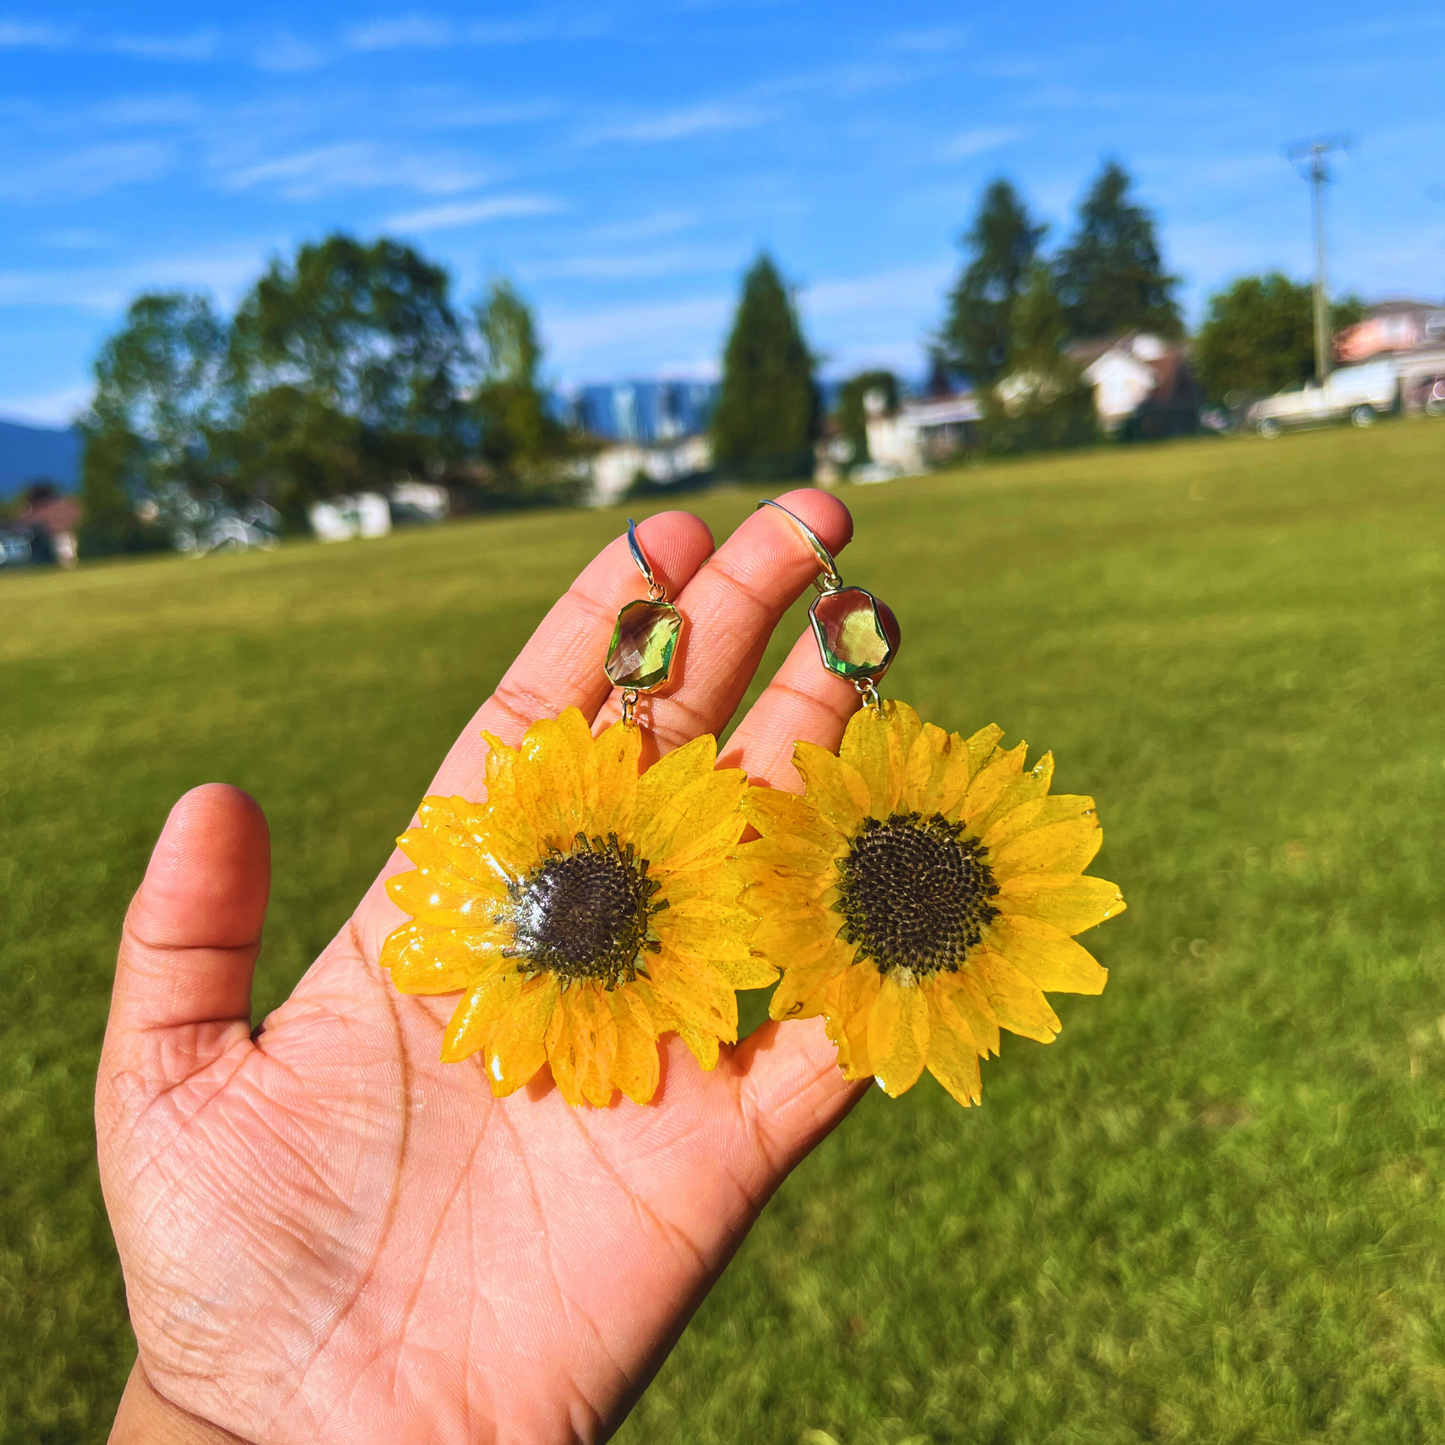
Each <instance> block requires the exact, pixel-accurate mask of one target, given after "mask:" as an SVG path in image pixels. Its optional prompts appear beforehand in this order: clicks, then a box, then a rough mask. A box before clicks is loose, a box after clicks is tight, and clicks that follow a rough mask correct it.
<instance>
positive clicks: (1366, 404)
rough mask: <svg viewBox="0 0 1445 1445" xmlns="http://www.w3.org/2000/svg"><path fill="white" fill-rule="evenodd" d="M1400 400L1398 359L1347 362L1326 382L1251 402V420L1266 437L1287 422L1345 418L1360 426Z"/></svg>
mask: <svg viewBox="0 0 1445 1445" xmlns="http://www.w3.org/2000/svg"><path fill="white" fill-rule="evenodd" d="M1399 399H1400V369H1399V363H1398V362H1397V361H1395V360H1394V359H1393V358H1386V359H1384V360H1380V361H1369V362H1366V363H1365V364H1364V365H1363V366H1343V367H1341V368H1340V369H1339V370H1338V371H1332V372H1331V373H1330V374H1329V376H1328V377H1326V378H1325V384H1324V385H1323V386H1316V385H1314V384H1313V383H1312V382H1306V383H1305V384H1304V385H1303V386H1297V387H1294V388H1292V389H1291V390H1289V391H1281V392H1278V393H1277V394H1276V395H1274V396H1267V397H1265V398H1264V400H1263V401H1257V402H1255V404H1254V405H1253V406H1252V407H1250V409H1249V412H1248V420H1249V424H1250V425H1251V426H1252V427H1253V428H1254V429H1255V430H1256V431H1257V432H1258V433H1259V434H1260V436H1262V437H1272V436H1278V435H1279V434H1280V432H1281V431H1283V430H1284V429H1285V428H1286V427H1305V426H1325V425H1327V424H1328V423H1330V422H1333V421H1344V420H1345V418H1346V417H1348V418H1349V420H1350V421H1352V422H1353V423H1354V424H1355V425H1356V426H1371V425H1373V424H1374V422H1375V419H1376V418H1377V417H1380V416H1384V415H1386V414H1387V413H1389V412H1391V411H1393V410H1394V409H1395V407H1396V406H1397V405H1398V403H1399Z"/></svg>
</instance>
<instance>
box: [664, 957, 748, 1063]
mask: <svg viewBox="0 0 1445 1445" xmlns="http://www.w3.org/2000/svg"><path fill="white" fill-rule="evenodd" d="M649 974H650V979H649V981H650V984H651V989H652V993H653V995H654V996H655V997H656V998H657V999H658V1000H659V1001H660V1002H661V1003H662V1004H663V1005H664V1006H665V1007H666V1009H667V1010H668V1011H669V1012H670V1013H671V1015H672V1017H673V1018H674V1019H675V1020H676V1026H677V1032H678V1033H679V1034H681V1035H682V1038H683V1040H684V1042H685V1043H686V1044H687V1046H688V1048H690V1049H692V1051H693V1054H694V1056H695V1057H697V1061H698V1063H700V1064H702V1066H703V1068H705V1069H710V1068H712V1067H713V1065H714V1064H716V1063H717V1045H718V1041H719V1040H723V1041H725V1042H727V1043H735V1042H736V1041H737V1036H738V998H737V995H736V994H735V993H734V992H733V991H732V989H730V988H729V987H728V986H727V983H726V981H725V980H724V979H723V978H722V976H721V975H720V974H719V973H717V972H716V971H715V970H713V969H711V968H707V967H705V966H702V965H692V966H680V965H679V964H678V963H677V962H675V961H673V960H670V959H669V958H668V956H667V954H666V953H663V954H660V955H658V956H656V957H655V958H654V959H653V960H652V962H651V964H650V966H649ZM698 1040H701V1041H705V1042H703V1043H702V1053H701V1054H699V1052H698V1049H697V1048H696V1047H694V1042H695V1041H698ZM707 1041H710V1042H707Z"/></svg>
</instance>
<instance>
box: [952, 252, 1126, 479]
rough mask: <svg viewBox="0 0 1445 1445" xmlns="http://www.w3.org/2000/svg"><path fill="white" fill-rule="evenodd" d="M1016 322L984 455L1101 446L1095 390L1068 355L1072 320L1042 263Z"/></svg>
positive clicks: (987, 415)
mask: <svg viewBox="0 0 1445 1445" xmlns="http://www.w3.org/2000/svg"><path fill="white" fill-rule="evenodd" d="M1011 320H1012V326H1011V330H1010V337H1009V349H1008V358H1007V361H1006V364H1005V368H1004V371H1005V374H1004V376H1003V378H1002V379H1001V380H1000V381H999V382H997V383H996V384H995V385H994V386H993V387H991V388H990V389H989V390H988V392H987V393H986V394H985V401H984V420H983V423H982V426H981V428H980V438H979V440H980V443H981V444H982V446H983V449H984V450H985V451H988V452H992V453H995V454H1005V455H1006V454H1010V453H1019V452H1028V451H1040V450H1044V449H1046V448H1053V447H1076V446H1087V445H1089V444H1090V443H1091V442H1094V441H1097V440H1098V436H1099V422H1098V416H1097V414H1096V412H1095V410H1094V393H1093V389H1092V388H1091V387H1090V386H1089V384H1088V383H1087V382H1086V381H1085V380H1084V376H1083V372H1082V371H1081V369H1080V368H1079V366H1078V365H1077V364H1076V363H1074V362H1073V361H1071V360H1070V359H1069V358H1068V357H1067V356H1066V355H1065V354H1064V343H1065V342H1066V341H1067V340H1068V338H1069V324H1068V317H1067V315H1066V313H1065V311H1064V307H1063V303H1062V301H1061V300H1060V298H1059V295H1058V292H1057V290H1056V289H1055V286H1054V280H1053V276H1052V275H1051V274H1050V271H1049V268H1048V267H1047V266H1046V265H1045V264H1043V263H1042V262H1035V263H1034V265H1033V266H1032V267H1031V268H1030V269H1029V271H1028V274H1027V276H1026V278H1025V285H1024V287H1023V289H1022V291H1021V292H1020V293H1019V296H1018V298H1017V300H1016V301H1015V303H1014V306H1013V310H1012V317H1011Z"/></svg>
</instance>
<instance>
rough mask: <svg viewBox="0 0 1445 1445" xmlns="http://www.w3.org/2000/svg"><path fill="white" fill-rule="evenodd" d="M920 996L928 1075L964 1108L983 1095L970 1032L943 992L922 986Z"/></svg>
mask: <svg viewBox="0 0 1445 1445" xmlns="http://www.w3.org/2000/svg"><path fill="white" fill-rule="evenodd" d="M922 992H924V993H925V994H926V996H927V999H928V1072H929V1073H930V1074H932V1075H933V1077H934V1078H935V1079H937V1080H938V1082H939V1083H940V1084H942V1085H943V1087H944V1088H945V1089H947V1090H948V1092H949V1093H950V1094H952V1095H953V1097H954V1098H955V1099H957V1100H958V1102H959V1103H960V1104H962V1105H963V1106H964V1107H965V1108H967V1107H968V1105H970V1104H976V1103H978V1101H979V1099H980V1098H981V1097H982V1093H983V1080H982V1078H981V1077H980V1075H979V1069H978V1057H979V1048H978V1045H977V1044H976V1043H975V1042H974V1037H973V1031H972V1029H971V1028H970V1027H969V1023H968V1020H967V1019H966V1018H965V1017H964V1016H963V1014H962V1013H960V1012H959V1010H958V1008H957V1007H956V1006H955V1004H954V1002H953V998H954V996H953V995H952V994H950V993H949V992H948V991H947V990H946V989H943V988H940V987H938V986H937V985H936V984H935V985H933V986H927V985H925V987H924V989H923V990H922Z"/></svg>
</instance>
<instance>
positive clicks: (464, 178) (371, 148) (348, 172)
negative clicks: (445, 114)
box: [221, 141, 491, 201]
mask: <svg viewBox="0 0 1445 1445" xmlns="http://www.w3.org/2000/svg"><path fill="white" fill-rule="evenodd" d="M490 179H491V175H490V173H489V172H487V171H484V170H481V169H479V168H477V167H475V166H470V165H467V164H465V163H463V162H460V161H455V160H452V159H450V158H447V157H442V156H431V155H425V156H418V155H412V154H408V153H405V152H399V151H396V150H393V149H391V148H390V147H386V146H379V145H374V144H372V143H370V142H368V141H345V142H341V143H338V144H336V145H327V146H317V147H314V148H313V149H311V150H305V151H297V152H295V153H293V154H291V155H283V156H273V157H271V158H269V159H267V160H262V161H253V162H251V163H250V164H243V165H235V166H233V167H232V168H231V169H229V170H226V171H225V173H224V174H223V176H222V180H221V183H222V185H223V186H224V187H225V188H226V189H227V190H231V191H247V190H254V189H256V188H258V187H270V188H273V189H274V190H275V191H276V192H277V194H279V195H281V196H283V197H285V198H286V199H287V200H293V201H295V200H311V199H313V198H315V197H317V196H323V195H332V194H335V193H337V192H341V191H368V190H384V189H403V190H411V191H419V192H421V193H422V194H423V195H454V194H456V193H457V192H458V191H467V190H471V189H473V188H474V187H476V186H479V185H484V184H485V183H486V182H487V181H488V180H490Z"/></svg>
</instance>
